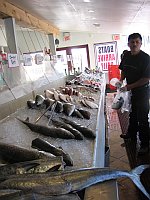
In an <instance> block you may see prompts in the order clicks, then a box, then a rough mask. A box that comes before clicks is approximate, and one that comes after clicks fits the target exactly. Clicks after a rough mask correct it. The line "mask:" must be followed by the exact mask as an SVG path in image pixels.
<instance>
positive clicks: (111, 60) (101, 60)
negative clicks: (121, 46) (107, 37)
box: [94, 41, 118, 71]
mask: <svg viewBox="0 0 150 200" xmlns="http://www.w3.org/2000/svg"><path fill="white" fill-rule="evenodd" d="M94 49H95V61H96V67H97V68H99V69H100V70H101V71H108V66H109V65H117V64H118V52H117V42H116V41H114V42H106V43H99V44H94Z"/></svg>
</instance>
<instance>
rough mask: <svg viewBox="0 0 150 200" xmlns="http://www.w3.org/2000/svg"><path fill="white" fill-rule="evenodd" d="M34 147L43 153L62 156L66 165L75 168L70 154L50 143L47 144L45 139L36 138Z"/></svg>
mask: <svg viewBox="0 0 150 200" xmlns="http://www.w3.org/2000/svg"><path fill="white" fill-rule="evenodd" d="M32 147H34V148H37V149H39V150H42V151H46V152H49V153H51V154H53V155H55V156H62V157H63V160H64V162H65V163H66V165H68V166H73V160H72V158H71V157H70V156H69V154H68V153H66V152H64V151H63V150H62V149H60V148H57V147H55V146H54V145H52V144H50V143H49V142H47V141H45V140H43V139H40V138H36V139H34V140H32Z"/></svg>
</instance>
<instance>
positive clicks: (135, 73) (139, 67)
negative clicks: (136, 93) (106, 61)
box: [119, 50, 150, 84]
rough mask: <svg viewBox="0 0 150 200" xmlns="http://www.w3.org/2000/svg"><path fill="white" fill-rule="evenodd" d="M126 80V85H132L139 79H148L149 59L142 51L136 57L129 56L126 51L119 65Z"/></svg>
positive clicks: (149, 74) (149, 72) (149, 70)
mask: <svg viewBox="0 0 150 200" xmlns="http://www.w3.org/2000/svg"><path fill="white" fill-rule="evenodd" d="M119 69H121V70H122V71H123V73H124V75H125V78H126V80H127V84H132V83H134V82H136V81H138V80H139V79H141V78H150V57H149V55H148V54H146V53H145V52H143V51H142V50H141V51H140V52H139V53H138V54H137V55H131V52H130V51H128V52H127V53H126V54H125V55H124V57H123V59H122V61H121V63H120V65H119Z"/></svg>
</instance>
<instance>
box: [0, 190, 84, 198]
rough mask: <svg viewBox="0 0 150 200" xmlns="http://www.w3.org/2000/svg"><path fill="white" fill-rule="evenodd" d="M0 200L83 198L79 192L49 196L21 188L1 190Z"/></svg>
mask: <svg viewBox="0 0 150 200" xmlns="http://www.w3.org/2000/svg"><path fill="white" fill-rule="evenodd" d="M0 200H81V199H80V197H79V196H78V195H77V194H66V195H59V196H49V195H46V196H45V195H40V194H35V193H34V194H33V193H29V194H28V193H27V194H22V191H20V190H0Z"/></svg>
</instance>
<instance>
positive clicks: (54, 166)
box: [0, 156, 64, 177]
mask: <svg viewBox="0 0 150 200" xmlns="http://www.w3.org/2000/svg"><path fill="white" fill-rule="evenodd" d="M59 168H60V169H64V165H63V160H62V157H61V156H57V157H53V158H49V159H38V160H32V161H25V162H19V163H13V164H6V165H2V166H0V177H3V176H8V175H14V174H25V173H43V172H48V171H56V170H58V169H59Z"/></svg>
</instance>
